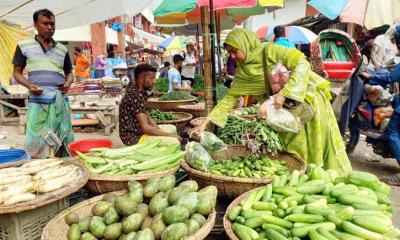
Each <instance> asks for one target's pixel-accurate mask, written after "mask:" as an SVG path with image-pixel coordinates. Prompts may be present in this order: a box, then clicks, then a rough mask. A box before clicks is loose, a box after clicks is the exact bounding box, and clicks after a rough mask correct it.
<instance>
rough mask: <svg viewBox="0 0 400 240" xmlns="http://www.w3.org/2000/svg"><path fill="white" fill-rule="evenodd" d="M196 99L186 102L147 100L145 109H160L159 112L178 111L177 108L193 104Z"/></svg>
mask: <svg viewBox="0 0 400 240" xmlns="http://www.w3.org/2000/svg"><path fill="white" fill-rule="evenodd" d="M195 101H196V98H195V97H193V98H192V99H188V100H174V101H159V100H158V98H149V99H147V105H146V106H147V109H160V110H161V111H179V108H178V107H179V106H181V105H187V104H193V103H194V102H195Z"/></svg>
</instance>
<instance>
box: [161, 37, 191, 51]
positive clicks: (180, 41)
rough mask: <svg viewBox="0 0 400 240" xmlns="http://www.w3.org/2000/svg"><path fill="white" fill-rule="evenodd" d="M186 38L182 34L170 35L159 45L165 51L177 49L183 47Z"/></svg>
mask: <svg viewBox="0 0 400 240" xmlns="http://www.w3.org/2000/svg"><path fill="white" fill-rule="evenodd" d="M185 41H186V38H185V37H182V36H171V37H169V38H167V39H166V40H165V41H164V42H162V43H161V44H160V45H159V47H160V48H162V49H164V50H165V51H169V50H179V49H182V48H185V46H186V44H185Z"/></svg>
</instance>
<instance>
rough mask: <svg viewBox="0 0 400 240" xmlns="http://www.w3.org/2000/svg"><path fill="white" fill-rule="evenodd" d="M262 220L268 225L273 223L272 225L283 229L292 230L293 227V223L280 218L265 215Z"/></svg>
mask: <svg viewBox="0 0 400 240" xmlns="http://www.w3.org/2000/svg"><path fill="white" fill-rule="evenodd" d="M262 218H263V219H264V221H265V222H267V223H272V224H275V225H278V226H281V227H283V228H287V229H291V228H292V227H293V223H291V222H289V221H286V220H284V219H281V218H278V217H274V216H268V215H264V216H262Z"/></svg>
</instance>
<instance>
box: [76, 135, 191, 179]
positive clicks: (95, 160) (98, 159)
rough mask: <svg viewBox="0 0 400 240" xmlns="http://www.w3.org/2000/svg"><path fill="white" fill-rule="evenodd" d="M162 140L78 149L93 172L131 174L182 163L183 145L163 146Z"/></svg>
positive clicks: (160, 169)
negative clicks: (112, 147)
mask: <svg viewBox="0 0 400 240" xmlns="http://www.w3.org/2000/svg"><path fill="white" fill-rule="evenodd" d="M160 143H161V140H149V141H146V142H144V143H140V144H136V145H133V146H129V147H125V148H120V149H109V148H96V149H92V150H90V153H89V154H83V153H80V152H77V154H78V156H79V158H80V159H82V160H83V163H84V165H85V167H86V168H87V169H88V171H89V172H90V173H95V174H109V175H130V174H138V173H149V172H156V171H162V170H166V169H170V168H173V167H175V166H177V165H179V164H180V162H181V160H182V157H183V155H184V152H183V151H181V146H180V145H179V144H178V143H176V144H171V145H169V146H160Z"/></svg>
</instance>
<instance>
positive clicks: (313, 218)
mask: <svg viewBox="0 0 400 240" xmlns="http://www.w3.org/2000/svg"><path fill="white" fill-rule="evenodd" d="M285 220H288V221H290V222H302V223H320V222H323V221H324V217H323V216H322V215H318V214H305V213H303V214H302V213H297V214H296V213H295V214H290V215H288V216H286V217H285Z"/></svg>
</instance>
